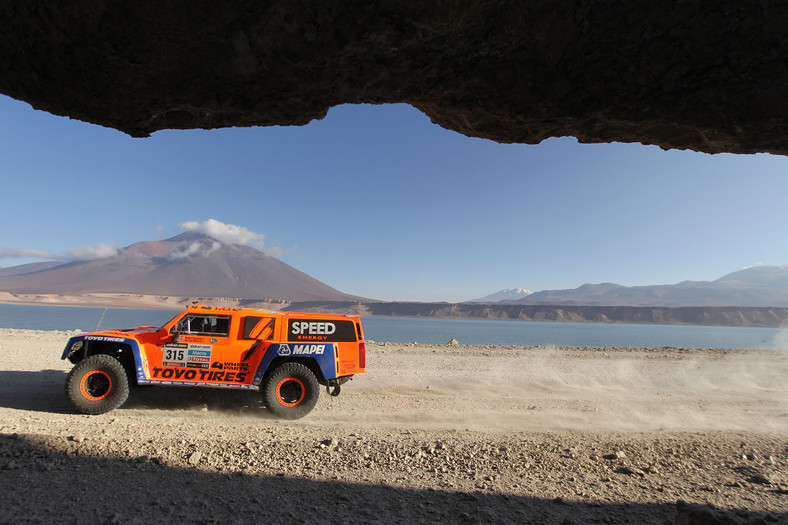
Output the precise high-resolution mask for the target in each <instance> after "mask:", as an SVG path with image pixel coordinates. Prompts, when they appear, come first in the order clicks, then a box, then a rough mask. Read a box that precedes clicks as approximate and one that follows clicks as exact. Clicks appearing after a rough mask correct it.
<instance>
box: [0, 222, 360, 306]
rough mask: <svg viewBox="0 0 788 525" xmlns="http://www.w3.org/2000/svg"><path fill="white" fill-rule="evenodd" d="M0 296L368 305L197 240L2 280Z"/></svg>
mask: <svg viewBox="0 0 788 525" xmlns="http://www.w3.org/2000/svg"><path fill="white" fill-rule="evenodd" d="M28 266H31V265H28ZM8 270H11V269H8ZM33 270H36V269H35V268H33ZM0 291H6V292H11V293H22V294H86V293H120V294H145V295H166V296H178V297H232V298H238V299H269V300H288V301H356V300H364V299H363V298H362V297H357V296H353V295H349V294H346V293H343V292H340V291H339V290H336V289H334V288H331V287H330V286H328V285H327V284H324V283H322V282H320V281H318V280H317V279H315V278H313V277H310V276H309V275H307V274H305V273H303V272H301V271H299V270H296V269H295V268H293V267H292V266H290V265H288V264H286V263H284V262H282V261H280V260H279V259H277V258H275V257H272V256H270V255H267V254H265V253H263V252H261V251H259V250H257V249H255V248H252V247H250V246H246V245H242V244H231V243H226V242H222V241H219V240H216V239H213V238H211V237H208V236H206V235H202V234H198V233H194V232H187V233H182V234H180V235H177V236H175V237H172V238H170V239H165V240H162V241H143V242H138V243H136V244H132V245H131V246H127V247H125V248H123V249H121V250H119V251H118V253H117V254H116V255H114V256H113V257H108V258H102V259H94V260H90V261H76V262H66V263H62V264H59V265H55V266H53V267H47V268H45V269H43V270H37V271H28V272H27V273H22V274H17V275H6V276H0Z"/></svg>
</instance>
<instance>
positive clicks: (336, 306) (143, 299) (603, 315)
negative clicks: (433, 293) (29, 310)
mask: <svg viewBox="0 0 788 525" xmlns="http://www.w3.org/2000/svg"><path fill="white" fill-rule="evenodd" d="M194 302H198V303H203V304H212V305H217V306H228V307H244V308H255V309H262V310H275V311H307V312H320V313H332V314H336V313H339V314H356V315H361V316H364V317H407V318H436V319H479V320H497V321H504V320H507V321H545V322H573V323H613V324H617V323H618V324H665V325H689V326H733V327H763V328H781V327H785V326H788V308H782V307H737V306H729V307H724V306H677V307H663V306H653V307H649V306H599V305H529V304H500V303H441V302H439V303H426V302H407V301H400V302H360V301H286V300H279V299H274V300H266V299H237V298H228V297H178V296H164V295H160V296H159V295H157V296H154V295H142V294H118V293H91V294H12V293H9V292H0V304H18V305H36V306H47V305H50V306H73V307H95V308H101V307H108V308H127V309H142V310H180V309H182V308H185V307H186V306H187V305H189V304H191V303H194Z"/></svg>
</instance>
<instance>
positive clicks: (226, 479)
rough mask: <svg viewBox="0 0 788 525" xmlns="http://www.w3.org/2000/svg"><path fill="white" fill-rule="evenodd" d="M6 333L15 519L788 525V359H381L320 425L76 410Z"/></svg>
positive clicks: (8, 455) (4, 426) (161, 400)
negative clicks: (87, 413)
mask: <svg viewBox="0 0 788 525" xmlns="http://www.w3.org/2000/svg"><path fill="white" fill-rule="evenodd" d="M68 337H69V334H68V333H66V332H36V331H27V330H0V356H2V360H1V362H0V494H2V505H0V523H83V522H85V523H87V522H90V523H150V522H162V523H174V522H193V523H222V524H228V523H252V522H256V523H339V522H349V521H353V522H363V523H374V522H380V523H552V524H580V523H646V524H651V523H653V524H667V523H674V522H675V523H752V524H754V523H788V382H786V381H785V377H786V372H788V352H778V351H719V350H684V349H676V348H659V349H639V348H637V349H636V348H629V349H612V348H544V347H541V348H533V347H479V346H461V345H458V346H425V345H401V344H380V343H378V344H370V345H368V370H369V371H368V372H367V373H366V374H363V375H361V376H359V377H357V378H356V379H355V380H354V381H352V382H350V383H349V384H347V385H345V386H344V387H343V391H342V394H341V395H340V396H339V397H337V398H331V397H329V396H327V395H325V394H323V395H321V399H320V401H319V403H318V406H317V407H316V409H315V410H314V411H313V412H312V413H311V414H310V415H308V416H307V417H306V418H304V419H302V420H299V421H296V422H285V421H279V420H275V419H272V418H270V417H269V416H268V415H267V414H266V412H265V411H264V410H263V409H262V408H261V406H260V400H259V396H258V395H257V394H256V393H253V392H228V391H217V390H199V389H171V388H163V387H158V388H157V387H150V388H146V389H140V390H137V391H135V392H133V394H132V397H131V398H130V400H129V402H128V403H127V404H126V405H125V406H124V407H122V408H121V409H119V410H116V411H114V412H111V413H109V414H105V415H102V416H83V415H77V414H74V413H73V411H72V410H71V408H70V407H69V405H68V403H67V401H66V398H65V395H64V393H63V384H64V381H65V376H66V373H67V371H68V369H69V367H68V364H67V363H66V362H63V361H60V360H59V356H60V352H61V350H62V347H63V346H64V343H65V341H66V340H67V339H68Z"/></svg>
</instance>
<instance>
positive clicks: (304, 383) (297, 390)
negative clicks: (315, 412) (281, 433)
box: [262, 363, 320, 419]
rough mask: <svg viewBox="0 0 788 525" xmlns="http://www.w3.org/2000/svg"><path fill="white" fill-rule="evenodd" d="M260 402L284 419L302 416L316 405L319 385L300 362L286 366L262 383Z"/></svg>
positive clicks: (277, 369) (282, 366) (281, 366)
mask: <svg viewBox="0 0 788 525" xmlns="http://www.w3.org/2000/svg"><path fill="white" fill-rule="evenodd" d="M262 390H263V402H264V403H265V406H266V408H268V410H270V411H271V412H272V413H273V414H274V415H275V416H277V417H281V418H283V419H298V418H301V417H304V416H305V415H307V414H308V413H309V412H311V411H312V409H313V408H314V407H315V405H316V404H317V398H318V396H319V395H320V385H319V384H318V382H317V378H316V377H315V374H313V373H312V371H311V370H309V368H307V367H306V366H304V365H302V364H301V363H285V364H283V365H280V366H278V367H277V368H275V369H274V370H273V371H272V372H271V373H269V374H268V375H267V376H266V377H265V379H264V380H263V388H262Z"/></svg>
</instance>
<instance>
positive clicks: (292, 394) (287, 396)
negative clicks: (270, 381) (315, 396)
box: [276, 377, 306, 407]
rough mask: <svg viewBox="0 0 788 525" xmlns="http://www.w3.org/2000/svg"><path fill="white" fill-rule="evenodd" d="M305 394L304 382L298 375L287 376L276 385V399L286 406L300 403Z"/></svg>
mask: <svg viewBox="0 0 788 525" xmlns="http://www.w3.org/2000/svg"><path fill="white" fill-rule="evenodd" d="M305 396H306V388H304V383H303V382H302V381H301V380H300V379H298V378H297V377H286V378H284V379H282V380H281V381H279V384H277V385H276V400H277V401H279V402H280V403H281V404H283V405H284V406H286V407H294V406H298V405H300V404H301V401H303V400H304V397H305Z"/></svg>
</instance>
